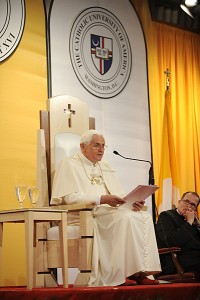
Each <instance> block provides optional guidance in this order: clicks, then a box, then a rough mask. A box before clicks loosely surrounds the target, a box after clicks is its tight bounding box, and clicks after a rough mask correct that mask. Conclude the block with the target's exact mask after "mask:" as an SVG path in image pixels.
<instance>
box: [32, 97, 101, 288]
mask: <svg viewBox="0 0 200 300" xmlns="http://www.w3.org/2000/svg"><path fill="white" fill-rule="evenodd" d="M40 123H41V129H40V130H39V131H38V185H39V189H40V198H39V201H38V206H39V207H44V206H45V207H46V206H49V200H50V197H51V187H52V182H53V176H54V172H55V170H56V167H57V165H58V163H59V161H60V160H61V159H63V158H64V157H66V156H71V155H73V154H75V152H77V151H78V149H79V141H80V135H81V134H82V133H83V131H85V130H87V129H89V128H90V129H92V128H94V127H95V126H94V119H93V118H90V119H89V116H88V106H87V104H86V103H84V102H83V101H81V100H80V99H78V98H75V97H71V96H66V95H63V96H57V97H53V98H50V99H48V101H47V111H41V112H40ZM64 207H65V208H66V210H67V211H68V212H73V213H75V214H78V215H79V220H80V221H79V224H80V225H79V227H78V228H76V227H71V226H68V266H69V267H74V268H78V269H79V272H78V276H77V278H76V280H75V282H74V285H76V286H86V285H87V283H88V280H89V275H90V272H91V256H92V244H93V220H92V209H93V204H81V205H79V204H77V205H61V208H62V209H63V208H64ZM52 225H53V228H52ZM55 225H56V224H42V225H41V227H40V228H38V247H37V249H38V250H37V251H38V253H37V258H38V263H37V270H38V281H37V286H43V285H46V286H54V285H55V284H56V283H55V280H54V276H53V273H52V269H54V268H59V267H60V266H61V262H60V255H59V243H58V240H57V238H55V236H57V233H56V230H57V229H56V226H55Z"/></svg>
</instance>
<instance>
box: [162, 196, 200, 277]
mask: <svg viewBox="0 0 200 300" xmlns="http://www.w3.org/2000/svg"><path fill="white" fill-rule="evenodd" d="M199 200H200V199H199V195H198V194H197V193H195V192H186V193H184V194H183V196H182V198H181V200H179V201H178V206H177V208H175V209H171V210H167V211H164V212H162V213H161V214H160V215H159V218H158V222H157V225H156V237H157V243H158V248H165V247H169V246H170V247H173V246H177V247H180V248H181V252H180V253H178V258H179V261H180V263H181V265H182V267H183V269H184V271H185V272H187V271H194V272H197V273H200V221H199V219H198V217H197V207H198V205H199ZM161 267H162V273H163V274H166V275H168V274H173V273H176V269H175V266H174V264H173V262H172V256H171V254H167V255H161Z"/></svg>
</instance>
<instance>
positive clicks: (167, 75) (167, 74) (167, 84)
mask: <svg viewBox="0 0 200 300" xmlns="http://www.w3.org/2000/svg"><path fill="white" fill-rule="evenodd" d="M164 73H165V74H166V89H167V90H168V89H169V75H170V74H171V72H170V70H169V69H168V68H167V69H166V71H165V72H164Z"/></svg>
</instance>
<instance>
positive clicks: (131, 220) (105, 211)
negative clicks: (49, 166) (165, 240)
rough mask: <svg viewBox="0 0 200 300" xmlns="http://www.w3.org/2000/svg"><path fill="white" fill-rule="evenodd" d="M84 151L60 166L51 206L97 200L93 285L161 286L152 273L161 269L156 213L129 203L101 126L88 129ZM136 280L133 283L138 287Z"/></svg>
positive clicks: (83, 146) (84, 140) (82, 149)
mask: <svg viewBox="0 0 200 300" xmlns="http://www.w3.org/2000/svg"><path fill="white" fill-rule="evenodd" d="M80 149H81V151H80V153H78V154H76V155H75V156H73V157H71V158H66V159H64V160H63V161H62V162H61V164H60V165H59V167H58V168H57V170H56V173H55V177H54V182H53V189H52V198H51V204H53V205H59V204H62V203H63V204H75V203H83V202H84V203H85V202H88V201H89V202H94V203H96V208H95V209H94V219H93V220H94V246H93V270H92V274H91V278H90V281H89V286H116V285H121V284H124V283H125V282H127V278H129V280H128V281H129V282H130V280H132V282H134V283H135V284H158V281H157V280H154V279H149V278H147V277H146V276H148V275H151V274H156V273H159V272H160V271H161V269H160V260H159V255H158V249H157V243H156V239H155V233H154V226H153V221H152V217H151V216H150V214H149V213H148V212H146V211H143V210H142V207H143V205H144V201H141V202H137V203H135V204H133V209H132V210H130V209H126V208H123V206H121V205H122V204H123V203H124V202H125V201H124V200H123V197H124V196H125V192H124V190H123V189H122V187H121V185H120V182H119V180H118V179H117V177H116V174H115V172H114V171H113V169H112V168H111V167H110V166H109V164H108V163H107V162H105V161H102V157H103V154H104V150H105V140H104V137H103V135H102V134H101V133H99V132H98V131H96V130H88V131H87V132H85V133H84V134H83V135H82V137H81V141H80ZM134 283H133V285H134Z"/></svg>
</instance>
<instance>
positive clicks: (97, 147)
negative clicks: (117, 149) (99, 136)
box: [90, 143, 107, 150]
mask: <svg viewBox="0 0 200 300" xmlns="http://www.w3.org/2000/svg"><path fill="white" fill-rule="evenodd" d="M90 145H91V146H92V147H93V148H94V149H97V150H99V149H103V150H105V149H106V148H107V146H106V145H104V144H99V143H95V144H93V143H90Z"/></svg>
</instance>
